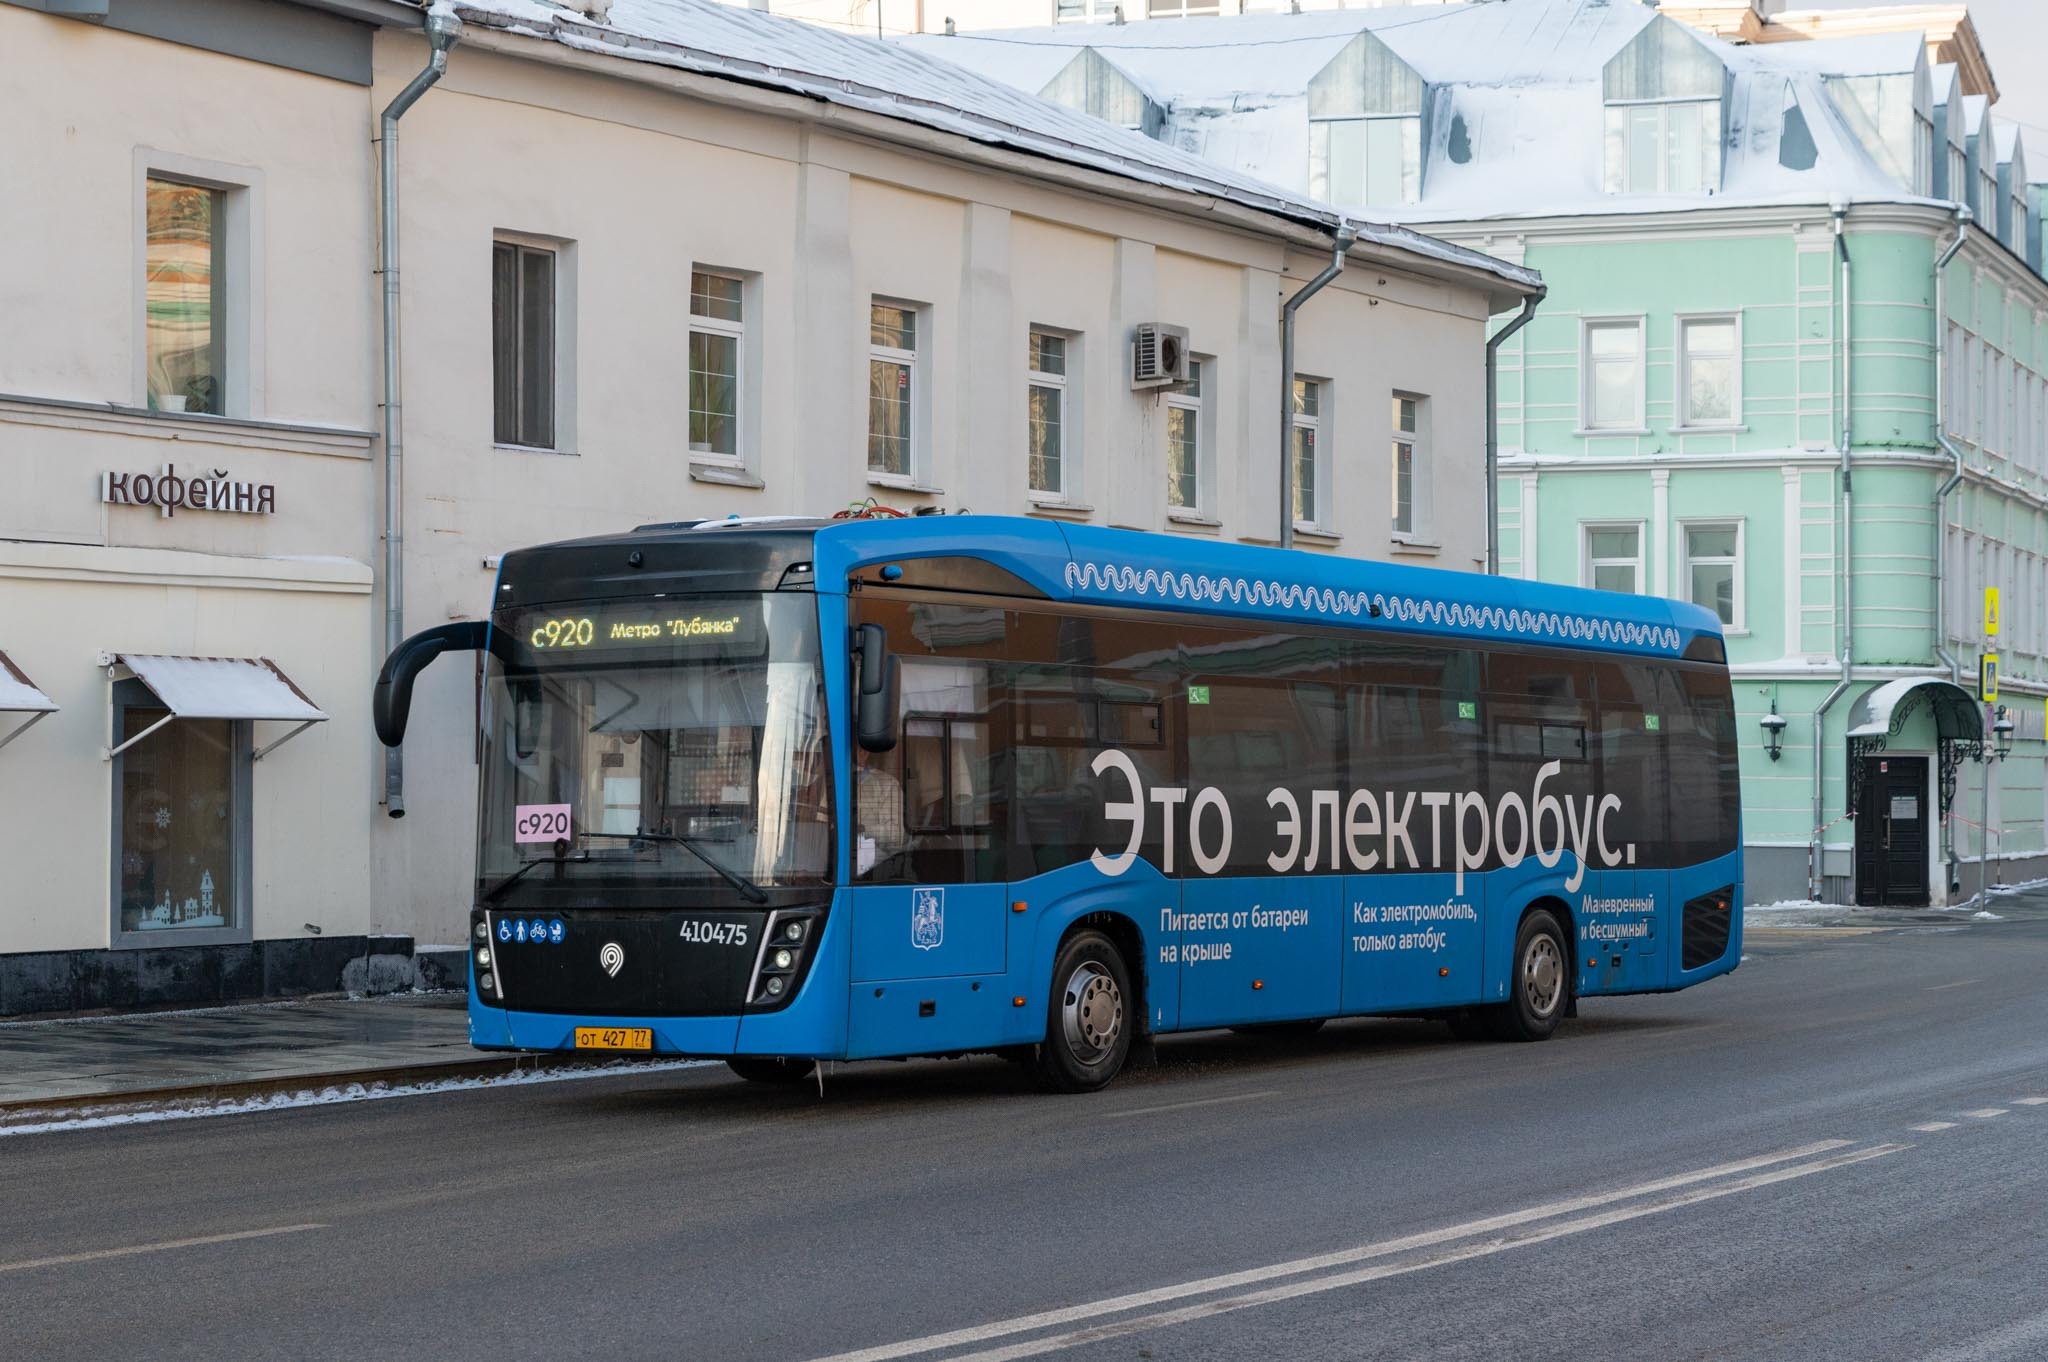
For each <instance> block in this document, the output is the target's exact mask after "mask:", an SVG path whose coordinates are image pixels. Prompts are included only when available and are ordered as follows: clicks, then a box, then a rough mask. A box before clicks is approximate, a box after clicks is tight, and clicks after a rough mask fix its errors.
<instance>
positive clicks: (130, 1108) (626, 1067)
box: [0, 1054, 674, 1132]
mask: <svg viewBox="0 0 2048 1362" xmlns="http://www.w3.org/2000/svg"><path fill="white" fill-rule="evenodd" d="M656 1058H659V1059H668V1060H672V1059H673V1058H674V1056H657V1057H656ZM609 1065H613V1066H616V1067H617V1068H618V1069H619V1071H620V1072H622V1073H623V1072H630V1071H631V1069H632V1068H634V1067H637V1066H635V1065H634V1064H633V1063H632V1062H631V1061H627V1062H624V1063H621V1062H620V1061H618V1060H617V1059H614V1060H612V1061H609ZM584 1067H595V1066H593V1065H592V1063H591V1061H590V1060H589V1059H587V1058H580V1057H575V1056H566V1055H565V1056H557V1055H550V1054H517V1055H506V1056H504V1057H503V1058H493V1059H457V1060H447V1061H443V1062H440V1063H426V1064H405V1065H398V1066H395V1067H388V1068H372V1069H337V1070H334V1071H332V1072H325V1073H300V1074H278V1075H275V1076H272V1077H267V1078H246V1079H204V1080H200V1081H198V1082H192V1083H180V1084H167V1085H165V1086H163V1087H158V1088H132V1089H128V1090H125V1091H121V1092H96V1093H77V1094H72V1095H67V1096H61V1097H29V1098H20V1099H16V1100H13V1101H0V1132H4V1131H6V1130H7V1129H8V1128H9V1127H11V1126H18V1125H37V1124H41V1123H42V1122H44V1121H48V1120H75V1119H78V1118H80V1117H87V1116H115V1115H127V1114H132V1113H136V1112H143V1111H156V1110H163V1109H166V1108H178V1107H185V1106H203V1105H206V1104H209V1103H214V1102H224V1101H233V1100H236V1099H238V1098H247V1097H271V1096H275V1095H277V1094H279V1093H301V1092H320V1091H323V1090H325V1089H329V1088H346V1087H350V1086H352V1085H360V1086H362V1087H365V1088H368V1087H395V1086H403V1085H406V1084H410V1083H431V1082H437V1081H443V1080H461V1079H469V1078H496V1077H500V1076H503V1075H507V1074H515V1073H532V1072H541V1071H546V1070H550V1069H574V1068H584Z"/></svg>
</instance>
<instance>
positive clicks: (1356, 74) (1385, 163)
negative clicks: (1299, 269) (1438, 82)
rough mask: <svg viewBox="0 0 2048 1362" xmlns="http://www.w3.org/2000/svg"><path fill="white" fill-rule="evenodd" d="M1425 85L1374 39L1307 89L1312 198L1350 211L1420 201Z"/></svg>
mask: <svg viewBox="0 0 2048 1362" xmlns="http://www.w3.org/2000/svg"><path fill="white" fill-rule="evenodd" d="M1423 93H1424V87H1423V83H1422V77H1421V76H1419V75H1417V74H1416V73H1415V70H1414V68H1412V67H1410V66H1409V65H1408V64H1407V63H1406V62H1404V61H1402V60H1401V59H1400V58H1399V57H1397V56H1395V55H1394V54H1393V53H1392V52H1391V51H1389V50H1388V49H1387V47H1386V46H1385V45H1384V44H1382V43H1381V42H1380V40H1379V39H1378V38H1376V37H1374V36H1373V35H1372V34H1370V33H1361V34H1359V35H1358V36H1357V37H1356V38H1354V39H1353V40H1352V41H1351V42H1349V43H1347V44H1346V45H1345V47H1344V49H1343V51H1341V52H1339V53H1338V54H1337V55H1336V56H1335V57H1334V58H1332V59H1331V60H1330V63H1329V65H1327V66H1325V67H1324V68H1323V69H1322V70H1321V71H1319V72H1317V73H1316V74H1315V76H1314V77H1313V78H1312V79H1311V80H1310V81H1309V85H1308V118H1309V123H1308V192H1309V193H1310V194H1312V195H1314V196H1315V197H1316V198H1319V199H1322V200H1324V201H1325V202H1328V203H1334V204H1340V205H1342V206H1345V207H1351V208H1356V207H1364V206H1367V205H1374V204H1378V205H1389V206H1390V205H1395V204H1404V203H1419V202H1420V201H1421V199H1422V142H1423V137H1422V104H1423Z"/></svg>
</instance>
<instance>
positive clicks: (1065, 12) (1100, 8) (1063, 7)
mask: <svg viewBox="0 0 2048 1362" xmlns="http://www.w3.org/2000/svg"><path fill="white" fill-rule="evenodd" d="M1118 4H1119V0H1053V7H1052V21H1053V22H1054V23H1056V24H1092V23H1107V22H1109V21H1110V20H1112V19H1114V18H1116V11H1117V5H1118Z"/></svg>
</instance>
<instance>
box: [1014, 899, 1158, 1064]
mask: <svg viewBox="0 0 2048 1362" xmlns="http://www.w3.org/2000/svg"><path fill="white" fill-rule="evenodd" d="M1135 1024H1136V1023H1135V1020H1134V1019H1133V1017H1132V1015H1131V976H1130V971H1129V969H1128V968H1127V967H1126V966H1125V964H1124V958H1123V956H1122V955H1121V954H1120V953H1119V952H1118V951H1117V948H1116V946H1115V945H1114V944H1113V943H1112V942H1111V941H1110V939H1109V938H1108V937H1106V936H1104V935H1103V934H1102V933H1100V932H1080V933H1078V934H1076V935H1075V936H1074V937H1073V938H1071V939H1070V940H1068V941H1067V942H1066V944H1065V945H1063V946H1061V947H1060V953H1059V956H1058V958H1057V959H1055V960H1054V961H1053V966H1052V996H1051V998H1049V999H1048V1000H1047V1004H1046V1019H1045V1040H1044V1041H1043V1042H1042V1043H1041V1044H1040V1045H1039V1046H1038V1054H1037V1057H1036V1061H1035V1062H1034V1064H1033V1065H1032V1068H1033V1071H1034V1074H1035V1076H1036V1077H1037V1079H1038V1082H1039V1085H1040V1086H1042V1087H1044V1088H1046V1089H1048V1090H1050V1091H1052V1092H1093V1091H1094V1090H1095V1089H1097V1088H1100V1087H1102V1086H1104V1085H1105V1084H1107V1083H1108V1082H1109V1080H1111V1079H1112V1078H1115V1077H1116V1076H1117V1071H1118V1070H1120V1069H1122V1068H1123V1066H1124V1059H1125V1058H1126V1057H1127V1056H1128V1055H1129V1054H1130V1052H1131V1029H1132V1027H1133V1026H1134V1025H1135Z"/></svg>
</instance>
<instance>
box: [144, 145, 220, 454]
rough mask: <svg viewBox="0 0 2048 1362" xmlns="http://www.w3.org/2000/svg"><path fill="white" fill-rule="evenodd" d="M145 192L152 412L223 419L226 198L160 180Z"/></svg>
mask: <svg viewBox="0 0 2048 1362" xmlns="http://www.w3.org/2000/svg"><path fill="white" fill-rule="evenodd" d="M143 192H144V196H145V205H144V208H145V219H146V224H147V225H146V229H145V230H146V238H145V241H144V245H143V331H144V337H145V339H144V348H145V363H146V364H147V365H148V402H149V407H150V410H152V411H186V412H206V413H208V414H210V415H214V416H219V415H221V414H222V413H223V412H224V411H225V410H226V408H225V406H224V405H223V398H224V397H225V395H226V388H227V364H228V356H227V332H228V325H227V323H228V316H227V289H228V259H227V239H228V230H227V207H228V193H227V191H226V190H224V189H214V188H210V187H208V186H206V185H199V184H187V183H185V182H183V181H181V180H172V179H164V178H159V177H158V176H155V175H152V176H149V177H148V178H147V180H146V181H145V183H144V186H143Z"/></svg>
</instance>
